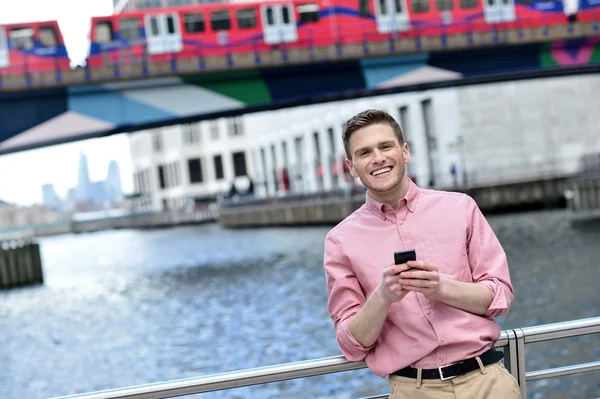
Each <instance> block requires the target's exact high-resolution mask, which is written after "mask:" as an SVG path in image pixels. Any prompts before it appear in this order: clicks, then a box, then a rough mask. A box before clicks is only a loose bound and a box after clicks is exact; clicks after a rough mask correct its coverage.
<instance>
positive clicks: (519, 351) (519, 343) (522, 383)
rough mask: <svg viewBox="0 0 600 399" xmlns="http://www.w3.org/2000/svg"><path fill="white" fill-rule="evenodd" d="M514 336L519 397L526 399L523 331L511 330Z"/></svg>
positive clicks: (518, 329)
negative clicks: (519, 389)
mask: <svg viewBox="0 0 600 399" xmlns="http://www.w3.org/2000/svg"><path fill="white" fill-rule="evenodd" d="M513 332H514V334H515V335H516V338H517V359H518V369H519V374H518V375H519V378H517V381H518V382H519V386H520V387H521V397H522V398H523V399H526V398H527V375H526V372H527V370H526V367H525V334H524V333H523V330H522V329H520V328H517V329H514V330H513Z"/></svg>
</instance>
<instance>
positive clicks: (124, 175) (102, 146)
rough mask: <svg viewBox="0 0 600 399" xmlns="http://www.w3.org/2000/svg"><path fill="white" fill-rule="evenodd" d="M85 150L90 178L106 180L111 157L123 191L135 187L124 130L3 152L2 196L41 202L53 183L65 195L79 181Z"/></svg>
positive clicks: (0, 161) (13, 201) (12, 200)
mask: <svg viewBox="0 0 600 399" xmlns="http://www.w3.org/2000/svg"><path fill="white" fill-rule="evenodd" d="M81 152H83V153H85V154H86V155H87V156H88V170H89V177H90V180H92V181H101V180H106V178H107V173H108V170H109V164H110V161H111V160H115V161H116V162H117V163H118V164H119V169H120V178H121V183H122V188H123V192H124V193H130V192H131V191H132V190H133V172H132V166H131V155H130V153H129V140H128V138H127V135H126V134H120V135H115V136H110V137H105V138H98V139H90V140H85V141H78V142H73V143H68V144H62V145H58V146H52V147H46V148H39V149H36V150H30V151H26V152H22V153H16V154H8V155H2V156H0V200H2V201H5V202H8V203H10V204H17V205H21V206H31V205H34V204H41V203H42V199H43V198H42V192H41V189H40V188H41V187H42V186H43V185H44V184H49V183H52V184H53V185H54V188H55V190H56V193H57V195H58V196H59V197H61V198H65V197H66V196H67V194H68V190H69V189H70V188H72V187H74V186H75V185H76V184H77V179H78V171H79V165H78V162H79V154H80V153H81Z"/></svg>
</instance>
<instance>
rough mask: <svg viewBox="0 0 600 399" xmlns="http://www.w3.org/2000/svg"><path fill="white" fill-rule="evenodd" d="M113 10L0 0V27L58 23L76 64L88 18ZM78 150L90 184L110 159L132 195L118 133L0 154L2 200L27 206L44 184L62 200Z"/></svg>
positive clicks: (72, 180)
mask: <svg viewBox="0 0 600 399" xmlns="http://www.w3.org/2000/svg"><path fill="white" fill-rule="evenodd" d="M8 3H10V5H9V4H8ZM112 7H113V5H112V0H18V1H10V0H0V8H1V9H2V12H0V24H2V23H14V22H30V21H44V20H57V21H58V24H59V26H60V30H61V32H62V34H63V37H64V40H65V44H66V46H67V50H68V51H69V55H70V57H71V60H72V61H73V62H74V63H80V62H81V61H82V60H84V59H85V57H86V55H87V51H88V45H89V42H88V40H87V37H88V33H89V21H90V18H91V17H92V16H98V15H110V14H112V12H113V8H112ZM82 151H83V152H84V153H85V154H86V155H87V157H88V166H89V172H90V178H91V180H92V181H97V180H104V179H105V178H106V175H107V173H108V164H109V162H110V161H111V160H113V159H114V160H116V161H117V162H118V163H119V167H120V170H121V180H122V182H123V189H124V191H125V192H126V193H129V192H131V190H132V186H133V183H132V171H131V158H130V155H129V143H128V140H127V136H126V135H116V136H112V137H107V138H102V139H92V140H86V141H80V142H75V143H69V144H63V145H60V146H53V147H46V148H41V149H36V150H31V151H27V152H22V153H15V154H8V155H0V200H3V201H6V202H9V203H14V204H19V205H25V206H28V205H33V204H35V203H41V200H42V185H43V184H46V183H52V184H54V186H55V189H56V191H57V193H58V195H59V196H61V197H63V198H64V196H65V195H66V192H67V190H68V189H69V188H70V187H73V186H75V184H76V183H77V170H78V169H77V166H78V165H77V164H78V162H79V153H80V152H82Z"/></svg>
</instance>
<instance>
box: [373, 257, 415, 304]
mask: <svg viewBox="0 0 600 399" xmlns="http://www.w3.org/2000/svg"><path fill="white" fill-rule="evenodd" d="M406 270H408V266H407V265H406V263H403V264H401V265H395V264H394V262H390V263H388V264H387V266H386V268H385V269H384V270H383V275H382V277H381V282H380V283H379V285H378V286H377V288H376V292H377V293H378V295H379V296H380V297H381V298H382V299H384V300H385V301H387V302H389V303H394V302H398V301H400V300H402V299H403V298H404V297H405V296H406V294H408V291H407V290H405V289H403V288H402V285H401V284H400V283H399V274H398V273H402V272H405V271H406Z"/></svg>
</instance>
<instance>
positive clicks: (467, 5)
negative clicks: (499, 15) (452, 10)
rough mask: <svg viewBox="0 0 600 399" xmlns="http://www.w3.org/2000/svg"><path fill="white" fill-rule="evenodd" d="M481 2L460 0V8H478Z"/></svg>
mask: <svg viewBox="0 0 600 399" xmlns="http://www.w3.org/2000/svg"><path fill="white" fill-rule="evenodd" d="M478 6H479V4H477V0H460V8H462V9H463V10H468V9H470V8H477V7H478Z"/></svg>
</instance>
